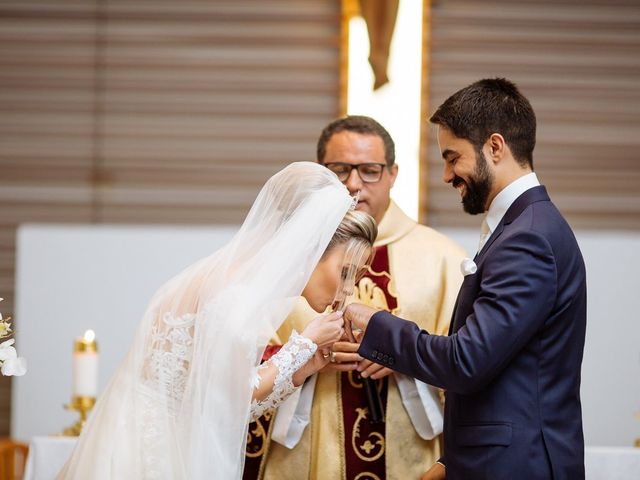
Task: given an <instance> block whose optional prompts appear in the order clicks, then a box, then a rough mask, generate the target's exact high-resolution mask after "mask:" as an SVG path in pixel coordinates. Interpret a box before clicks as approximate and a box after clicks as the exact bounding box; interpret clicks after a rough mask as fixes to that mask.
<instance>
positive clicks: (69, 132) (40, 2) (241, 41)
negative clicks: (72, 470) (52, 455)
mask: <svg viewBox="0 0 640 480" xmlns="http://www.w3.org/2000/svg"><path fill="white" fill-rule="evenodd" d="M339 49H340V2H339V0H304V1H300V0H277V1H269V2H264V1H262V0H226V1H218V0H217V1H204V0H187V1H179V2H176V1H172V0H155V1H142V0H93V1H92V0H86V1H81V2H78V1H74V0H59V1H56V2H50V1H46V0H4V1H1V2H0V112H1V114H0V297H4V298H5V301H4V302H3V304H2V307H3V309H2V313H4V314H9V313H11V312H12V311H13V308H14V306H13V296H14V295H13V293H14V286H13V285H14V251H15V230H16V227H17V225H18V224H20V223H22V222H65V223H86V222H109V223H119V222H125V223H199V224H205V225H211V224H214V223H237V222H239V221H240V220H241V219H242V217H243V216H244V214H245V213H246V211H247V210H248V208H249V206H250V205H251V203H252V202H253V199H254V198H255V196H256V194H257V192H258V189H259V187H260V186H261V185H262V184H263V182H264V181H265V180H266V179H267V178H268V177H269V176H271V174H273V173H274V172H275V171H277V170H279V169H280V168H281V167H283V166H284V165H286V164H288V163H290V162H292V161H297V160H313V159H314V158H315V142H316V139H317V136H318V134H319V132H320V130H321V129H322V127H323V126H324V125H325V124H326V123H327V122H328V121H329V120H331V119H332V118H334V117H335V116H336V115H337V114H338V100H339V98H338V97H339V62H340V52H339ZM59 313H60V315H63V314H64V312H59ZM15 326H16V329H17V330H18V332H19V330H20V318H16V319H15ZM9 388H10V382H9V380H8V379H5V378H0V434H7V433H8V427H9V425H8V421H9V411H10V410H9V409H10V395H9V394H10V391H9Z"/></svg>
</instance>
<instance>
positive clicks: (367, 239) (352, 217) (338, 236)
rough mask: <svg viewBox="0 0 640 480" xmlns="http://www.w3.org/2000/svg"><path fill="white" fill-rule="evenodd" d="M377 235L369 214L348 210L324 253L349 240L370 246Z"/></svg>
mask: <svg viewBox="0 0 640 480" xmlns="http://www.w3.org/2000/svg"><path fill="white" fill-rule="evenodd" d="M377 236H378V226H377V225H376V221H375V220H374V219H373V217H372V216H371V215H369V214H367V213H365V212H359V211H357V210H349V211H348V212H347V214H346V215H345V216H344V218H343V219H342V221H341V222H340V225H338V228H337V230H336V232H335V233H334V234H333V237H331V241H330V242H329V245H327V249H326V250H325V253H327V252H329V251H330V250H331V249H333V248H334V247H336V246H338V245H343V244H345V243H347V242H349V241H350V240H354V241H356V242H358V243H363V244H366V246H367V247H369V248H370V247H372V246H373V242H374V241H375V240H376V237H377Z"/></svg>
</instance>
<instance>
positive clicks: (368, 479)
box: [353, 472, 381, 480]
mask: <svg viewBox="0 0 640 480" xmlns="http://www.w3.org/2000/svg"><path fill="white" fill-rule="evenodd" d="M353 480H381V479H380V477H379V476H377V475H376V474H375V473H371V472H362V473H359V474H358V475H356V478H354V479H353Z"/></svg>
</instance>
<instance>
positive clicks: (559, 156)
mask: <svg viewBox="0 0 640 480" xmlns="http://www.w3.org/2000/svg"><path fill="white" fill-rule="evenodd" d="M638 32H640V3H639V2H637V1H633V0H613V1H610V0H581V1H572V0H561V1H557V0H523V1H518V2H513V1H510V0H495V1H492V2H474V1H463V0H440V1H437V2H433V5H432V8H431V31H430V42H429V44H428V45H427V48H428V49H429V50H428V51H429V53H430V65H429V75H428V76H427V77H426V78H425V85H428V90H427V92H426V93H427V95H428V110H429V112H433V110H434V109H435V108H437V107H438V105H440V104H441V103H442V101H444V100H445V98H447V96H449V95H450V94H452V93H453V92H455V91H456V90H458V89H459V88H462V87H464V86H466V85H468V84H469V83H471V82H473V81H475V80H478V79H480V78H483V77H496V76H503V77H508V78H510V79H512V80H514V81H515V82H516V83H517V84H518V85H519V86H520V87H521V89H522V91H523V92H524V93H525V95H527V96H528V97H529V99H530V100H531V103H532V105H533V107H534V109H535V111H536V114H537V118H538V139H537V145H536V149H535V151H534V165H535V169H536V171H537V173H538V175H539V177H540V179H541V181H542V182H543V183H544V184H545V185H547V187H548V189H549V191H550V194H551V197H552V198H553V200H554V201H555V202H556V204H557V205H558V207H559V208H560V210H561V211H562V212H563V213H564V214H565V215H566V217H567V218H568V220H569V222H570V223H571V224H572V225H573V226H574V227H578V228H613V229H639V228H640V161H639V160H638V151H640V135H638V132H639V127H640V36H639V35H638ZM427 131H428V132H429V133H430V136H429V137H428V144H427V145H428V149H427V150H426V151H424V152H423V155H426V169H424V168H423V172H422V174H423V175H424V176H425V177H424V178H423V180H424V183H425V184H426V191H423V192H422V193H423V196H422V205H421V206H422V209H423V211H424V212H426V216H425V218H423V220H425V221H427V222H428V223H430V224H432V225H437V226H445V225H446V226H461V225H468V226H475V227H478V226H479V225H480V219H478V218H477V217H471V216H470V215H466V214H464V213H463V212H462V208H461V207H460V201H459V198H458V195H457V192H455V191H454V190H453V189H452V188H451V187H450V186H448V185H445V184H444V183H443V182H442V160H441V158H440V153H439V151H438V148H437V139H436V138H435V135H434V130H433V129H427Z"/></svg>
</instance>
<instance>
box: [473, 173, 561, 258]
mask: <svg viewBox="0 0 640 480" xmlns="http://www.w3.org/2000/svg"><path fill="white" fill-rule="evenodd" d="M543 201H549V195H548V194H547V189H546V188H545V187H544V186H542V185H540V186H538V187H533V188H530V189H529V190H527V191H526V192H524V193H523V194H522V195H520V196H519V197H518V198H516V200H515V201H514V202H513V203H512V204H511V206H510V207H509V209H508V210H507V212H506V213H505V214H504V217H502V219H501V220H500V223H499V224H498V226H497V227H496V229H495V230H494V231H493V233H492V234H491V236H490V237H489V239H488V240H487V241H486V243H485V244H484V246H483V247H482V250H480V251H479V252H478V254H477V255H476V258H475V259H474V261H476V260H477V261H476V263H478V261H479V260H480V258H481V257H482V256H483V254H484V253H485V252H486V251H487V250H489V247H491V245H492V244H493V242H495V241H496V239H497V238H498V237H499V236H500V234H502V232H503V230H504V227H505V225H509V224H510V223H512V222H513V221H514V220H515V219H516V218H518V217H519V216H520V215H521V214H522V212H524V210H525V209H526V208H527V207H528V206H529V205H531V204H533V203H536V202H543Z"/></svg>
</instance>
